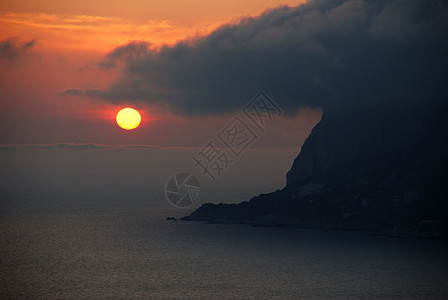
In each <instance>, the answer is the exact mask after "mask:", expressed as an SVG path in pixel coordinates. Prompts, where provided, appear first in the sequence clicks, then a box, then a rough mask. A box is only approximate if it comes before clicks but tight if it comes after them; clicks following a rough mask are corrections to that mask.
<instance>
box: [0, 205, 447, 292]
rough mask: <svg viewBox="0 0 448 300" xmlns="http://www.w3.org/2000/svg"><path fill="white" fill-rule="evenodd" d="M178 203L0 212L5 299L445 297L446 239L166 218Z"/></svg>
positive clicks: (2, 277) (2, 288) (0, 290)
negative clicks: (170, 205)
mask: <svg viewBox="0 0 448 300" xmlns="http://www.w3.org/2000/svg"><path fill="white" fill-rule="evenodd" d="M172 213H173V211H170V210H156V209H116V210H108V211H107V210H105V211H98V210H97V211H94V212H81V211H77V212H73V213H71V212H42V211H41V212H39V213H29V212H28V213H21V214H9V215H7V216H3V217H2V218H1V221H0V222H1V231H0V234H1V236H0V237H1V247H0V251H1V252H0V253H1V263H0V270H1V273H0V274H1V287H0V297H1V298H59V299H61V298H72V299H74V298H76V299H80V298H91V299H92V298H147V299H212V298H213V299H234V298H244V299H262V298H276V299H297V298H302V299H325V298H331V299H335V298H337V299H384V298H396V299H424V298H428V299H430V298H433V299H443V298H446V297H447V296H448V285H447V283H446V280H447V279H448V270H447V268H446V266H447V264H446V263H447V261H446V258H447V253H448V252H447V250H448V245H447V243H446V242H445V241H437V240H416V239H391V238H384V237H374V236H369V235H368V234H366V233H359V232H330V231H318V230H293V229H274V228H254V227H249V226H244V225H243V226H242V225H206V224H201V223H197V222H180V221H179V222H174V221H166V220H164V218H165V217H166V215H167V214H172Z"/></svg>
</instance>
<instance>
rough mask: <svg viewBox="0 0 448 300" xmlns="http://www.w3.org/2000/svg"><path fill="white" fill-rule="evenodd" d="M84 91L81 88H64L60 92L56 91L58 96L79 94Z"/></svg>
mask: <svg viewBox="0 0 448 300" xmlns="http://www.w3.org/2000/svg"><path fill="white" fill-rule="evenodd" d="M83 93H84V91H83V90H79V89H69V90H65V91H62V92H60V93H57V94H58V95H59V96H80V95H82V94H83Z"/></svg>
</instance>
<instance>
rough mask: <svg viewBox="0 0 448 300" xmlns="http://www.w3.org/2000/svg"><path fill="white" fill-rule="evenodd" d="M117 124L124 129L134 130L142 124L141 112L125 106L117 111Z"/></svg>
mask: <svg viewBox="0 0 448 300" xmlns="http://www.w3.org/2000/svg"><path fill="white" fill-rule="evenodd" d="M116 120H117V124H118V126H120V127H121V128H123V129H126V130H132V129H135V128H137V127H138V125H140V122H141V121H142V117H141V116H140V113H139V112H138V111H137V110H135V109H133V108H130V107H126V108H123V109H122V110H120V111H119V112H118V113H117V117H116Z"/></svg>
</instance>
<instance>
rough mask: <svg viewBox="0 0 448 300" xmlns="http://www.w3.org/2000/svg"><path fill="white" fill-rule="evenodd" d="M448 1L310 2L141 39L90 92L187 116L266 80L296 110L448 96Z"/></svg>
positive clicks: (212, 109)
mask: <svg viewBox="0 0 448 300" xmlns="http://www.w3.org/2000/svg"><path fill="white" fill-rule="evenodd" d="M447 6H448V4H447V2H446V1H442V0H440V1H439V0H391V1H367V0H365V1H362V0H339V1H334V0H331V1H329V0H328V1H310V2H309V3H307V4H305V5H302V6H299V7H286V6H285V7H279V8H276V9H272V10H269V11H266V12H265V13H263V14H262V15H261V16H259V17H256V18H246V19H243V20H241V21H240V22H238V23H237V24H228V25H224V26H222V27H220V28H218V29H217V30H215V31H214V32H212V33H211V34H210V35H208V36H206V37H202V38H198V39H196V40H193V41H181V42H178V43H176V44H175V45H173V46H164V47H162V48H159V49H156V48H154V47H151V45H150V44H148V43H145V42H133V43H130V44H128V45H125V46H122V47H118V48H116V49H115V50H114V51H113V52H111V53H110V54H109V55H108V56H107V57H106V58H105V59H104V61H103V62H101V65H102V66H103V67H108V68H110V67H114V66H116V65H117V64H121V65H122V66H123V67H124V68H123V76H122V77H121V79H119V80H118V81H117V82H116V83H115V84H113V85H112V86H111V87H110V88H109V89H108V90H90V91H87V93H86V94H87V95H88V96H91V97H99V98H103V99H105V100H107V101H110V102H113V103H120V102H122V101H135V102H143V103H148V104H152V105H161V106H164V107H166V108H167V109H169V110H171V111H173V112H175V113H180V114H186V115H195V114H218V113H224V112H229V111H232V110H236V109H240V108H241V107H242V106H243V105H244V104H245V103H246V102H247V100H249V99H250V98H251V96H253V95H254V94H255V93H256V92H257V91H258V90H260V89H264V90H265V91H266V92H267V93H268V94H269V95H270V96H271V97H272V98H273V99H275V100H276V101H277V102H278V103H279V104H280V106H281V107H282V108H283V109H284V111H286V112H294V111H295V110H296V109H297V108H298V107H300V106H320V105H324V106H325V105H328V104H330V103H332V104H336V105H348V104H350V105H352V104H353V103H374V102H378V101H395V100H403V101H413V100H415V101H418V100H419V99H422V100H425V101H427V100H433V99H437V98H441V97H442V95H446V86H447V84H446V78H447V76H446V67H447V58H446V53H448V47H447V38H446V37H447V36H448V30H447V20H448V13H447V11H448V9H447Z"/></svg>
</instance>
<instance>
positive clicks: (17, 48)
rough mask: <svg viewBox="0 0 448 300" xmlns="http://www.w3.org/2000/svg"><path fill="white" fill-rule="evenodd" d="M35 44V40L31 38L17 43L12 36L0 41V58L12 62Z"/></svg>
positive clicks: (21, 56) (26, 52)
mask: <svg viewBox="0 0 448 300" xmlns="http://www.w3.org/2000/svg"><path fill="white" fill-rule="evenodd" d="M35 44H36V42H35V40H31V41H28V42H25V43H19V42H18V41H17V40H16V39H14V38H9V39H6V40H3V41H0V59H4V60H7V61H9V62H14V61H16V60H18V59H20V58H23V57H24V56H25V55H27V54H29V51H30V50H31V48H33V47H34V45H35Z"/></svg>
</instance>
